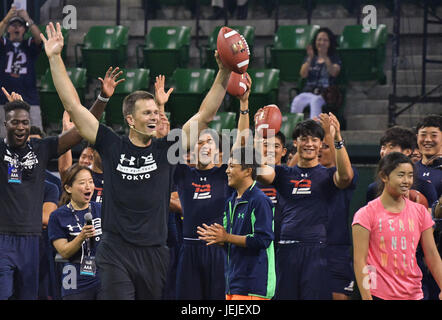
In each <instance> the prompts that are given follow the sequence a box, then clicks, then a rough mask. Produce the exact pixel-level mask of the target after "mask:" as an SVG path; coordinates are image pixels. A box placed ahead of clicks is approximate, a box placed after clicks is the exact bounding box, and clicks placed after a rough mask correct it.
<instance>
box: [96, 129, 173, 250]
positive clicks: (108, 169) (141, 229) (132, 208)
mask: <svg viewBox="0 0 442 320" xmlns="http://www.w3.org/2000/svg"><path fill="white" fill-rule="evenodd" d="M174 143H176V142H171V141H167V138H162V139H155V138H154V139H152V143H151V144H150V145H149V146H148V147H137V146H135V145H134V144H132V143H131V142H130V140H129V138H128V137H127V136H119V135H117V134H116V133H115V132H113V131H112V130H111V129H110V128H108V127H106V126H104V125H101V124H100V127H99V129H98V133H97V138H96V142H95V147H96V149H97V150H98V152H99V153H100V156H101V158H102V162H103V173H104V181H106V188H104V196H103V198H104V200H103V209H102V229H103V236H104V238H103V240H104V241H105V240H106V233H108V232H110V233H112V234H113V235H117V236H118V237H119V238H120V239H122V240H124V241H126V242H129V243H131V244H134V245H137V246H157V245H166V240H167V217H168V213H169V201H170V192H171V190H172V179H173V173H174V169H175V166H174V165H171V164H170V163H169V161H168V159H167V153H168V149H169V147H170V146H171V145H172V144H174Z"/></svg>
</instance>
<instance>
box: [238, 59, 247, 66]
mask: <svg viewBox="0 0 442 320" xmlns="http://www.w3.org/2000/svg"><path fill="white" fill-rule="evenodd" d="M248 64H249V59H247V60H244V61H242V62H240V63H238V64H237V65H236V66H237V67H238V68H242V67H244V66H246V65H248Z"/></svg>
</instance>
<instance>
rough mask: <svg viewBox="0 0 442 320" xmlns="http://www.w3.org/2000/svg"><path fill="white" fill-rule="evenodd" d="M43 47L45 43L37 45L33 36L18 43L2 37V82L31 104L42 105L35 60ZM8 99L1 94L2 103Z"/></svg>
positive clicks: (0, 74)
mask: <svg viewBox="0 0 442 320" xmlns="http://www.w3.org/2000/svg"><path fill="white" fill-rule="evenodd" d="M42 47H43V44H40V45H37V44H36V43H35V41H34V39H33V38H32V37H31V38H29V39H27V40H23V41H22V42H16V43H13V42H11V41H10V40H9V39H8V38H6V37H2V38H1V39H0V83H1V84H2V86H3V87H5V89H6V90H7V91H8V92H12V91H15V92H17V93H19V94H21V96H22V97H23V100H24V101H26V102H27V103H29V104H30V105H40V97H39V94H38V90H37V83H36V75H35V62H36V60H37V58H38V55H39V54H40V52H41V49H42ZM7 101H8V100H7V98H6V96H5V95H4V94H0V104H6V102H7Z"/></svg>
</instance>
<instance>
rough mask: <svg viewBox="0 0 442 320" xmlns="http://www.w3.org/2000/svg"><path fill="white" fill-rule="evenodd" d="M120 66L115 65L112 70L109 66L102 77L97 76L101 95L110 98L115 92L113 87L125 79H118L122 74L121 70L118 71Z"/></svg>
mask: <svg viewBox="0 0 442 320" xmlns="http://www.w3.org/2000/svg"><path fill="white" fill-rule="evenodd" d="M118 70H120V68H118V67H116V68H115V69H113V70H112V67H109V69H107V71H106V75H105V76H104V79H103V78H101V77H99V78H98V80H100V82H101V96H102V97H103V98H110V97H112V95H113V94H114V92H115V88H116V87H117V86H118V85H119V84H120V83H121V82H123V81H125V80H126V79H124V78H123V79H119V80H117V79H118V77H119V76H121V75H122V74H123V71H120V72H118Z"/></svg>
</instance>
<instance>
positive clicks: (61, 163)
mask: <svg viewBox="0 0 442 320" xmlns="http://www.w3.org/2000/svg"><path fill="white" fill-rule="evenodd" d="M62 124H63V131H62V135H63V134H64V133H65V132H68V131H70V130H76V129H75V126H74V124H73V123H72V122H71V118H70V117H69V113H67V112H66V111H65V112H63V121H62ZM70 166H72V151H71V149H69V150H68V151H66V152H65V153H63V154H62V155H60V156H59V157H58V173H59V174H60V178H61V181H63V180H64V175H65V173H66V171H67V170H68V168H69V167H70Z"/></svg>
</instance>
